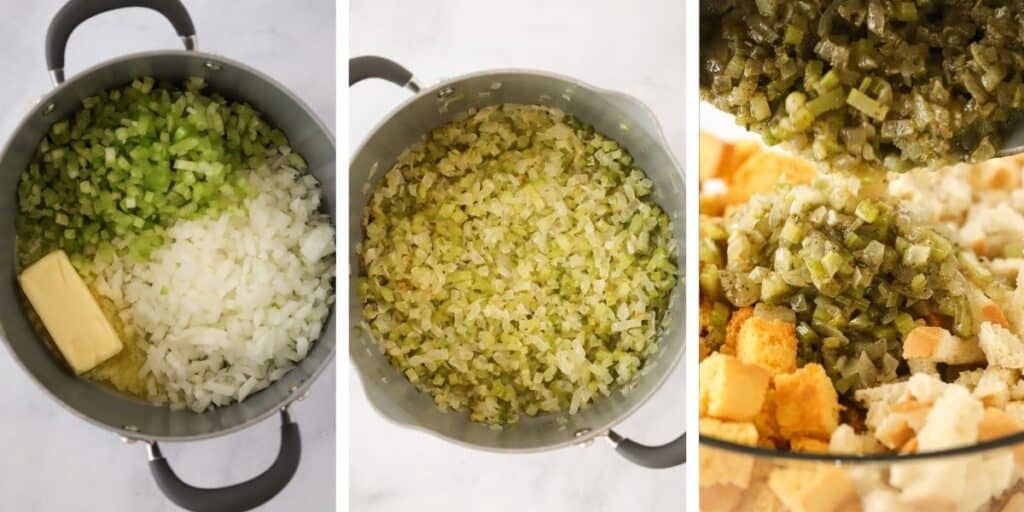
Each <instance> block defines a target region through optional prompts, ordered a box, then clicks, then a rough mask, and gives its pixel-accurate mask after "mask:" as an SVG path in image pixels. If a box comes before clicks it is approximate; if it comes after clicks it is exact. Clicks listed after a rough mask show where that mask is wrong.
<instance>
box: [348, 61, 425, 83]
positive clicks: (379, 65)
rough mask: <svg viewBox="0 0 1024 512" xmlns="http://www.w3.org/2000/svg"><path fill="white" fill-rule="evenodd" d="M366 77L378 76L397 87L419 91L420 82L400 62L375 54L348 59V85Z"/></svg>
mask: <svg viewBox="0 0 1024 512" xmlns="http://www.w3.org/2000/svg"><path fill="white" fill-rule="evenodd" d="M367 78H380V79H381V80H387V81H389V82H391V83H393V84H395V85H397V86H399V87H405V88H406V89H409V90H410V91H412V92H420V84H419V83H418V82H417V81H416V77H414V76H413V75H412V71H409V70H408V69H405V68H404V67H402V65H401V64H399V63H397V62H395V61H393V60H391V59H385V58H384V57H377V56H375V55H364V56H362V57H353V58H351V59H349V60H348V86H349V87H352V86H353V85H355V84H357V83H359V82H362V81H363V80H366V79H367Z"/></svg>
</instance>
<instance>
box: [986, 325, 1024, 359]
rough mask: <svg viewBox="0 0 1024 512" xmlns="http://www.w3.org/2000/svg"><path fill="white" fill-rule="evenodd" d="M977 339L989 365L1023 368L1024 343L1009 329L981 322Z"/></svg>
mask: <svg viewBox="0 0 1024 512" xmlns="http://www.w3.org/2000/svg"><path fill="white" fill-rule="evenodd" d="M978 340H979V343H980V345H981V350H982V351H984V352H985V357H986V358H987V359H988V364H989V365H995V366H1002V367H1003V368H1015V369H1021V368H1024V343H1021V341H1020V338H1018V337H1017V335H1016V334H1013V333H1012V332H1010V330H1009V329H1007V328H1005V327H1002V326H999V325H996V324H993V323H991V322H985V323H983V324H981V332H979V333H978Z"/></svg>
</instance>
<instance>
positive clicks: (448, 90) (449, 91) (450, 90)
mask: <svg viewBox="0 0 1024 512" xmlns="http://www.w3.org/2000/svg"><path fill="white" fill-rule="evenodd" d="M453 94H455V88H454V87H445V88H444V89H441V90H440V91H437V97H438V98H447V97H449V96H451V95H453Z"/></svg>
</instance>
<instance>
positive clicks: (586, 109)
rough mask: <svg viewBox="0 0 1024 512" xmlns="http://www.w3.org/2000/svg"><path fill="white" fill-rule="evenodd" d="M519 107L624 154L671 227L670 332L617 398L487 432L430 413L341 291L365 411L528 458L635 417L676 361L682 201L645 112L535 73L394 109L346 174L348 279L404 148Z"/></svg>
mask: <svg viewBox="0 0 1024 512" xmlns="http://www.w3.org/2000/svg"><path fill="white" fill-rule="evenodd" d="M502 103H520V104H534V105H546V106H551V107H556V108H559V109H561V110H564V111H566V112H568V113H570V114H572V115H574V116H575V117H576V118H578V119H580V120H581V121H583V122H585V123H588V124H590V125H593V126H594V128H596V129H597V130H598V131H599V132H601V133H602V134H604V135H606V136H609V137H611V138H612V139H615V140H616V141H618V142H619V143H620V144H622V145H624V146H625V147H626V148H627V149H629V151H630V153H631V154H632V155H633V158H634V159H635V160H636V162H637V163H638V164H639V165H640V167H641V168H642V169H644V171H646V173H647V176H648V177H649V178H650V179H651V180H652V181H653V182H654V183H655V190H654V193H653V198H654V200H655V201H656V202H657V203H658V204H659V205H660V206H661V207H662V208H663V209H664V210H665V212H667V213H668V215H669V216H670V217H671V218H672V220H673V229H674V234H675V239H676V253H677V254H676V256H677V262H678V265H679V268H680V282H679V284H677V285H676V287H675V290H673V293H672V300H671V306H670V310H669V316H670V318H671V326H670V327H669V329H668V330H666V331H665V332H664V333H663V335H662V337H661V339H660V341H659V344H660V349H659V352H658V353H657V354H655V355H654V356H652V358H651V359H650V360H649V361H648V366H647V368H646V370H645V371H644V373H643V374H642V375H641V376H640V377H639V378H637V379H636V381H635V382H634V383H633V384H632V385H631V386H630V389H629V391H628V392H626V393H622V392H619V391H613V392H612V394H611V396H608V397H602V398H599V399H596V400H595V401H594V402H593V403H592V404H591V405H590V406H589V407H587V408H586V409H584V410H582V411H580V412H579V413H577V414H575V415H572V416H569V415H566V414H557V415H556V414H544V415H539V416H536V417H532V418H531V417H528V416H525V415H524V416H522V417H521V418H520V420H519V423H518V424H516V425H514V426H510V427H506V428H504V429H502V430H495V429H492V428H490V427H487V426H485V425H481V424H478V423H472V422H470V421H469V419H468V415H467V414H466V413H460V412H454V411H449V412H444V411H441V410H440V409H438V408H437V407H436V406H435V405H434V402H433V400H432V399H431V398H430V396H429V395H427V394H426V393H420V392H418V391H416V389H415V388H414V387H413V386H412V385H411V384H410V383H409V382H408V381H407V380H406V378H405V377H404V376H403V375H402V374H400V373H399V372H398V371H397V370H395V369H394V368H393V367H392V366H391V365H390V364H388V362H387V360H386V359H385V357H384V355H383V354H382V353H381V350H380V349H379V348H378V347H377V346H376V344H375V343H374V341H373V340H372V339H371V338H370V336H369V334H368V333H367V332H366V331H364V330H363V329H362V328H360V327H359V326H360V323H361V322H362V321H363V316H362V303H361V301H360V299H359V297H358V296H357V295H356V293H355V282H354V281H353V282H350V284H349V308H350V309H349V319H350V323H351V326H352V332H351V339H350V341H349V355H350V357H351V359H352V362H353V363H354V364H355V366H356V369H357V371H358V372H359V375H360V377H361V379H362V383H363V387H364V389H365V391H366V395H367V397H368V399H369V400H370V403H371V404H372V405H373V406H374V407H375V408H376V409H377V410H379V411H380V412H381V413H382V414H384V416H386V417H387V418H389V419H391V420H393V421H395V422H397V423H400V424H403V425H406V426H409V427H413V428H419V429H422V430H425V431H427V432H430V433H433V434H436V435H439V436H441V437H443V438H446V439H448V440H450V441H453V442H456V443H459V444H464V445H469V446H473V447H479V448H486V449H491V450H497V451H536V450H543V449H551V448H556V447H560V446H565V445H568V444H573V443H577V442H582V441H584V440H586V439H589V438H591V437H593V436H595V435H598V434H601V433H603V432H605V431H606V430H608V429H609V428H611V426H613V425H614V424H616V423H618V422H619V421H621V420H622V419H624V418H625V417H626V416H628V415H629V414H630V413H631V412H633V411H634V410H635V409H637V408H638V407H639V406H640V405H641V404H642V403H643V402H644V401H645V400H646V399H647V398H648V397H650V396H651V395H652V394H653V393H654V391H656V390H657V388H658V387H659V386H660V385H661V383H662V382H663V381H664V380H665V379H666V378H667V377H668V375H669V373H670V372H671V371H672V369H673V367H674V366H675V364H676V363H677V362H678V361H679V359H680V357H681V356H682V353H683V343H684V339H685V338H684V332H685V329H684V307H683V306H684V304H685V300H684V287H683V285H682V274H683V269H685V263H684V256H685V254H686V252H685V250H684V247H683V244H684V240H685V234H684V232H685V214H684V212H685V204H684V203H685V194H684V191H683V176H682V172H681V170H680V169H679V165H678V164H677V163H676V160H675V159H674V158H673V156H672V154H671V153H670V151H669V149H668V147H667V146H666V144H665V142H664V137H663V136H662V134H661V129H660V127H659V126H658V123H657V121H656V120H655V119H654V117H653V114H652V113H651V112H650V110H649V109H648V108H647V107H646V106H644V105H643V104H641V103H640V102H638V101H636V100H635V99H633V98H631V97H628V96H625V95H622V94H619V93H613V92H607V91H602V90H597V89H594V88H592V87H589V86H587V85H585V84H582V83H579V82H576V81H573V80H571V79H567V78H563V77H559V76H555V75H551V74H546V73H539V72H527V71H497V72H488V73H480V74H474V75H469V76H465V77H461V78H457V79H454V80H451V81H447V82H444V83H442V84H440V85H438V86H435V87H433V88H430V89H428V90H425V91H423V92H422V93H421V94H419V95H417V96H416V97H414V98H412V99H410V100H409V101H407V102H406V103H404V104H403V105H401V106H399V107H398V108H397V109H395V110H394V111H393V112H391V114H389V115H388V117H387V118H386V119H385V120H384V121H383V122H382V123H381V124H379V125H378V126H377V127H376V129H375V130H374V132H373V133H372V134H371V135H370V136H369V137H368V138H367V139H366V141H365V142H364V143H363V146H362V147H361V148H360V149H359V151H358V152H357V153H356V155H355V157H354V158H353V159H352V163H351V165H350V168H349V236H350V239H349V247H350V249H349V265H350V268H349V272H350V276H351V277H350V279H353V280H354V279H356V278H357V276H359V275H360V268H359V255H358V244H359V243H360V242H361V241H362V239H363V227H362V219H363V214H364V211H365V206H366V203H367V200H368V199H369V197H370V196H371V195H372V192H373V190H374V189H375V188H376V186H377V183H378V182H379V180H380V179H381V177H382V176H383V175H384V173H386V172H387V170H388V169H390V168H391V166H392V165H393V164H394V162H395V160H396V159H397V157H398V155H399V154H400V153H401V152H402V151H403V150H404V149H405V148H406V147H408V146H410V145H412V144H413V143H416V142H419V141H420V140H422V138H423V137H424V136H425V135H426V134H427V133H428V132H429V131H430V130H432V129H434V128H436V127H438V126H440V125H442V124H444V123H447V122H449V121H452V120H453V119H456V118H457V117H459V116H460V115H464V114H465V113H466V112H467V111H468V110H469V109H479V108H481V107H485V106H489V105H495V104H502Z"/></svg>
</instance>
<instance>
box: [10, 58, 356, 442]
mask: <svg viewBox="0 0 1024 512" xmlns="http://www.w3.org/2000/svg"><path fill="white" fill-rule="evenodd" d="M143 76H152V77H154V78H157V79H163V80H170V81H172V82H181V81H183V80H185V79H186V78H188V77H194V76H198V77H202V78H204V79H205V80H206V82H207V83H208V84H209V86H208V87H209V89H208V90H211V91H216V92H218V93H220V94H221V95H223V96H224V97H226V98H228V99H232V100H240V101H245V102H247V103H249V104H250V105H252V106H253V107H254V108H255V109H256V110H258V111H260V112H261V113H262V114H263V115H264V117H265V118H266V119H267V120H268V121H269V122H270V123H271V124H273V125H274V126H276V127H278V128H280V129H281V130H283V131H284V132H285V134H286V135H287V136H288V138H289V140H290V142H291V146H292V147H293V148H294V150H295V151H296V152H298V153H299V154H300V155H302V156H303V157H304V158H305V159H306V161H307V162H308V163H309V172H310V173H311V174H313V176H315V177H316V178H317V179H318V180H319V181H320V187H321V193H322V194H323V208H324V211H325V213H327V214H328V215H329V216H330V218H331V220H332V223H334V224H335V225H336V222H335V219H336V202H335V192H334V191H335V186H336V185H335V183H336V182H335V145H334V139H333V137H332V136H331V134H330V131H329V130H328V129H327V127H326V126H324V124H323V123H322V122H321V121H320V120H319V119H317V117H316V116H315V115H314V114H313V113H312V112H311V111H310V109H309V108H308V107H307V106H306V105H305V104H304V103H302V101H301V100H299V99H298V98H297V97H295V96H294V95H293V94H291V93H290V92H288V91H287V90H286V89H285V88H284V87H282V86H281V85H280V84H278V83H277V82H275V81H274V80H273V79H271V78H269V77H267V76H266V75H263V74H262V73H260V72H258V71H255V70H253V69H251V68H249V67H247V66H245V65H244V64H241V63H238V62H234V61H231V60H229V59H225V58H223V57H218V56H213V55H209V54H204V53H200V52H189V51H159V52H146V53H139V54H133V55H128V56H125V57H121V58H118V59H114V60H111V61H107V62H105V63H102V64H99V65H97V66H94V67H92V68H90V69H88V70H86V71H83V72H82V73H80V74H78V75H76V76H74V77H72V78H71V79H69V80H68V81H67V82H65V83H64V84H62V85H61V86H59V87H57V88H56V89H54V90H53V91H52V92H51V93H49V94H48V95H47V96H45V97H44V98H43V99H42V100H41V101H40V102H39V104H38V105H36V107H35V108H33V109H32V111H31V112H30V113H29V114H28V115H27V116H26V117H25V119H24V120H23V121H22V122H21V124H20V125H19V126H18V128H17V129H16V130H15V132H14V134H13V135H12V136H11V139H10V141H9V142H8V144H7V147H6V148H5V150H4V153H3V155H2V156H0V190H5V191H8V193H6V194H0V275H4V276H6V280H7V281H6V282H7V285H6V286H3V287H0V329H2V334H3V338H4V340H5V341H6V343H7V346H8V348H9V349H10V351H11V353H12V355H13V356H14V357H15V359H17V360H18V362H19V363H20V364H21V365H22V367H24V369H25V370H26V371H27V372H28V373H29V374H30V375H31V376H32V378H33V379H35V380H36V381H37V382H38V383H39V384H40V385H41V386H43V388H44V389H45V390H46V391H47V392H48V393H49V394H50V395H51V396H53V398H55V399H56V400H57V401H59V402H60V403H61V404H63V405H64V406H65V407H66V408H67V409H68V410H70V411H72V412H73V413H75V414H77V415H79V416H81V417H82V418H84V419H86V420H88V421H90V422H92V423H94V424H97V425H99V426H101V427H104V428H106V429H108V430H112V431H115V432H117V433H119V434H121V435H122V436H125V437H129V438H135V439H145V440H161V441H167V440H170V441H184V440H194V439H202V438H208V437H213V436H217V435H222V434H227V433H229V432H233V431H235V430H238V429H241V428H244V427H246V426H248V425H251V424H253V423H255V422H257V421H259V420H261V419H263V418H265V417H267V416H269V415H271V414H273V413H275V412H277V411H278V410H279V409H280V408H282V407H284V406H286V405H287V404H289V403H291V402H292V401H293V400H295V399H296V398H297V397H299V396H301V395H302V394H303V393H304V392H305V391H306V389H307V388H308V387H309V386H310V385H311V384H312V382H313V380H314V379H315V378H316V377H317V376H318V375H319V374H320V372H322V371H323V370H324V368H326V367H327V365H328V364H330V362H331V360H332V356H333V355H334V343H335V318H334V314H333V308H332V310H331V314H330V316H329V317H328V319H327V320H326V324H325V326H324V329H323V334H322V335H321V338H320V339H319V340H318V341H317V342H316V343H314V345H313V348H312V349H311V350H310V353H309V356H308V357H306V358H305V359H304V360H302V361H301V362H299V363H298V364H297V366H296V367H295V369H294V370H292V371H291V372H289V373H288V374H287V375H285V376H284V377H283V378H282V379H280V380H279V381H277V382H275V383H273V384H272V385H271V386H269V387H268V388H266V389H264V390H262V391H260V392H258V393H255V394H253V395H251V396H250V397H248V398H247V399H246V400H245V401H244V402H241V403H235V404H232V405H229V406H226V407H219V408H215V409H211V410H208V411H206V412H204V413H202V414H196V413H193V412H191V411H172V410H170V408H169V407H166V406H155V405H151V404H148V403H145V402H143V401H140V400H137V399H133V398H131V397H129V396H127V395H123V394H120V393H118V392H115V391H112V390H110V389H107V388H106V387H104V386H102V385H99V384H96V383H93V382H91V381H89V380H87V379H85V378H82V377H78V376H75V375H74V373H73V372H72V371H71V370H70V369H69V368H68V367H67V365H65V364H64V362H63V361H61V360H60V359H59V358H58V357H56V356H55V355H54V354H53V353H52V352H51V351H50V349H49V348H47V346H46V345H45V344H44V342H43V340H42V339H41V338H40V337H39V336H38V335H37V334H36V332H35V331H34V329H33V328H32V326H31V324H30V323H29V318H28V316H27V314H26V313H27V312H26V311H25V306H24V304H23V302H22V298H21V292H20V290H19V287H18V283H17V275H16V271H15V253H16V245H15V243H16V242H15V217H16V213H17V197H16V194H15V191H16V190H17V184H18V179H19V176H20V174H21V172H22V170H24V169H25V168H26V167H27V166H28V163H29V161H30V159H31V157H32V155H33V153H34V151H35V149H36V146H37V145H38V144H39V141H40V140H41V139H42V138H43V136H44V135H45V134H46V133H47V131H48V130H49V127H50V125H51V124H53V123H54V122H56V121H59V120H61V119H64V118H66V117H68V116H69V115H70V114H72V113H73V112H74V111H76V110H77V109H79V108H80V107H81V101H82V99H84V98H86V97H88V96H91V95H94V94H96V93H98V92H101V91H104V90H107V89H111V88H115V87H119V86H123V85H125V84H127V83H129V82H131V81H132V80H133V79H135V78H140V77H143Z"/></svg>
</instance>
